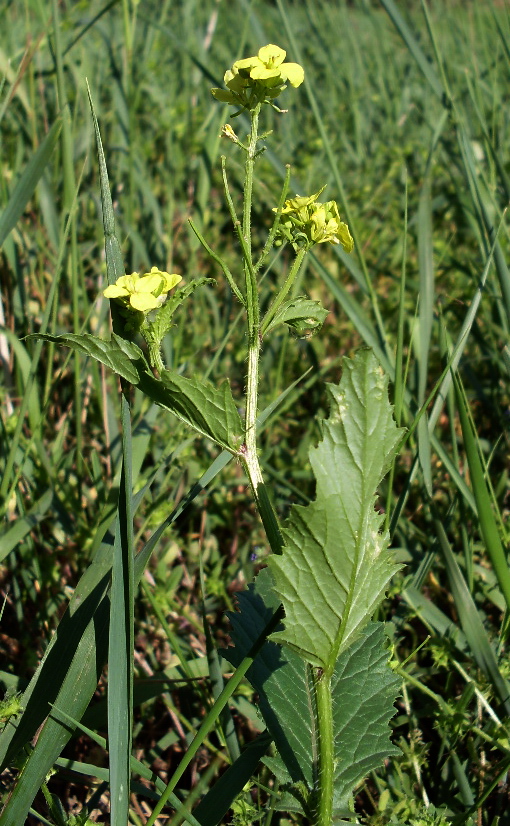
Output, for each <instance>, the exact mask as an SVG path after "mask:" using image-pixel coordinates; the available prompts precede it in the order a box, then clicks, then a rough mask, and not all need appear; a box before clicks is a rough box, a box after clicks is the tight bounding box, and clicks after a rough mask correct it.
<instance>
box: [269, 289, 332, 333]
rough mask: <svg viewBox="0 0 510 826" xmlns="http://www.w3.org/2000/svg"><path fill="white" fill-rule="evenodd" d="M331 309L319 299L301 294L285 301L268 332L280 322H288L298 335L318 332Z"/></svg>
mask: <svg viewBox="0 0 510 826" xmlns="http://www.w3.org/2000/svg"><path fill="white" fill-rule="evenodd" d="M328 313H329V310H326V309H324V307H322V306H321V304H320V303H319V302H318V301H312V299H311V298H305V297H303V296H300V297H299V298H292V299H290V300H289V301H285V302H284V303H283V304H282V306H281V307H280V308H279V309H278V310H277V312H276V313H275V316H274V318H273V319H272V321H271V322H270V324H269V326H268V327H267V329H266V334H267V333H269V332H270V331H271V330H274V328H275V327H277V326H278V325H279V324H287V326H288V327H290V328H291V330H293V331H294V332H295V333H296V334H297V335H298V336H304V335H306V334H308V333H310V332H312V333H313V332H317V331H318V330H320V328H321V327H322V325H323V323H324V319H325V318H326V316H327V315H328Z"/></svg>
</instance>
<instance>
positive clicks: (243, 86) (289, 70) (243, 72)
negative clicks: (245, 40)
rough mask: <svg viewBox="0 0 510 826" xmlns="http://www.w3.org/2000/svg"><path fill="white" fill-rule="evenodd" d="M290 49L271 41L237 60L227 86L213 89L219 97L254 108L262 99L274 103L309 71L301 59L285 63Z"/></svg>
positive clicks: (213, 92)
mask: <svg viewBox="0 0 510 826" xmlns="http://www.w3.org/2000/svg"><path fill="white" fill-rule="evenodd" d="M286 55H287V52H286V51H285V50H284V49H280V47H279V46H275V45H274V44H273V43H269V44H268V45H267V46H263V47H262V48H261V49H259V51H258V54H257V55H254V56H253V57H246V58H244V59H243V60H236V62H235V63H234V65H233V66H232V68H231V69H227V71H226V72H225V76H224V78H223V79H224V81H225V86H226V87H227V88H226V89H212V90H211V92H212V94H213V96H214V97H215V98H216V100H220V101H221V102H222V103H233V104H234V105H236V106H241V107H242V108H243V109H251V108H252V107H253V106H254V105H255V104H256V103H258V102H259V101H266V102H268V103H270V102H271V101H272V100H273V99H274V98H276V97H278V95H279V94H280V92H283V90H284V89H286V88H287V83H290V84H291V86H300V85H301V83H302V82H303V80H304V77H305V73H304V70H303V67H302V66H300V65H299V63H284V60H285V57H286Z"/></svg>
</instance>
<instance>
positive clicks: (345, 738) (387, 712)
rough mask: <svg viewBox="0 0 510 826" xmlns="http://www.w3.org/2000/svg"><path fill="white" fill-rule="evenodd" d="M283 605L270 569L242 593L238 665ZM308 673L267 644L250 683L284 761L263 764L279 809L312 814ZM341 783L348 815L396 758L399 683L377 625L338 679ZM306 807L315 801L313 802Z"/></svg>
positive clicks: (347, 655)
mask: <svg viewBox="0 0 510 826" xmlns="http://www.w3.org/2000/svg"><path fill="white" fill-rule="evenodd" d="M277 605H278V601H277V600H276V599H275V596H274V593H272V576H271V572H270V571H269V569H267V568H266V569H265V570H264V571H262V572H261V573H260V574H259V575H258V577H257V579H256V581H255V584H254V585H252V586H250V588H249V589H248V591H247V592H245V593H244V594H240V595H239V608H240V612H238V613H235V614H230V615H229V617H230V620H231V623H232V639H233V641H234V643H235V648H229V649H227V650H226V651H224V652H223V655H224V657H225V658H226V659H228V660H229V662H231V663H232V664H233V665H234V666H236V665H238V664H239V663H240V662H241V660H242V659H243V657H244V656H245V655H246V653H247V652H248V651H249V650H250V648H251V646H252V645H253V643H254V641H255V640H256V639H257V637H258V635H259V634H260V633H261V631H262V630H263V628H264V627H265V625H266V624H267V622H268V620H269V618H270V616H271V614H272V612H273V611H274V610H275V608H276V607H277ZM309 672H310V667H309V666H308V665H307V664H306V662H305V661H304V660H303V659H302V658H301V657H300V656H298V655H297V654H296V653H295V652H294V651H292V649H290V648H288V647H286V646H284V647H281V646H279V645H276V644H275V643H273V642H270V641H269V642H267V643H266V644H265V646H264V647H263V648H262V651H261V653H260V654H259V656H258V657H257V658H256V660H255V662H254V663H253V665H252V667H251V668H250V670H249V671H248V674H247V677H248V679H249V680H250V682H251V684H252V685H253V687H254V689H255V690H256V691H257V693H258V695H259V707H260V711H261V713H262V716H263V718H264V722H265V724H266V726H267V728H268V731H269V732H270V733H271V735H272V737H273V738H274V741H275V745H276V747H277V749H278V757H274V758H265V759H264V763H266V765H267V766H268V767H269V768H270V769H271V770H272V771H273V772H274V773H275V775H276V776H277V777H278V779H279V781H280V791H281V792H282V795H283V796H282V798H281V799H280V801H279V802H277V803H276V808H277V809H279V810H280V811H285V810H287V811H303V810H304V811H305V813H307V814H308V815H309V816H311V812H310V811H308V809H309V806H310V802H311V798H312V795H313V785H314V772H315V770H316V767H315V765H314V754H317V741H316V738H317V733H316V726H315V702H314V696H313V687H312V682H311V680H310V678H309V677H310V674H309ZM331 686H332V694H333V710H334V713H333V721H334V735H335V740H334V752H335V766H336V768H335V782H334V808H335V814H336V815H337V816H340V817H342V816H346V815H347V812H348V801H349V797H350V796H351V794H352V792H353V790H354V789H355V787H356V786H357V785H358V784H359V783H360V782H361V780H362V779H363V778H364V777H365V776H366V775H367V774H368V773H369V772H370V771H372V770H373V769H375V768H377V767H378V766H380V765H381V763H382V761H383V759H384V758H385V757H387V756H389V755H391V754H398V749H396V748H395V747H394V746H392V745H391V743H390V741H389V733H390V729H389V725H388V723H389V720H390V719H391V717H392V716H393V715H394V712H395V710H394V707H393V703H394V701H395V698H396V696H397V693H398V689H399V686H400V680H399V679H398V677H396V676H395V675H394V674H393V672H392V671H391V669H390V667H389V666H388V652H387V650H386V637H385V633H384V625H383V624H382V623H374V622H371V623H369V624H368V626H366V627H365V629H364V630H363V632H362V633H361V634H360V636H359V637H358V639H357V640H356V641H355V642H354V644H353V645H352V646H351V647H350V648H348V649H347V650H346V651H344V652H343V653H342V654H341V655H340V657H339V659H338V661H337V663H336V666H335V669H334V672H333V676H332V680H331ZM307 801H309V802H308V803H307Z"/></svg>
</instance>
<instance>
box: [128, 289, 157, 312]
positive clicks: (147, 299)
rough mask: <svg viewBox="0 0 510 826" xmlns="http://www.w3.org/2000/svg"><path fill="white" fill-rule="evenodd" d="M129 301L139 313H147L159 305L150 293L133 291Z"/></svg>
mask: <svg viewBox="0 0 510 826" xmlns="http://www.w3.org/2000/svg"><path fill="white" fill-rule="evenodd" d="M129 303H130V304H131V306H132V307H133V309H134V310H139V312H141V313H147V312H149V310H154V309H155V308H156V307H159V301H158V299H157V298H156V296H155V295H152V293H133V294H132V295H131V296H130V298H129Z"/></svg>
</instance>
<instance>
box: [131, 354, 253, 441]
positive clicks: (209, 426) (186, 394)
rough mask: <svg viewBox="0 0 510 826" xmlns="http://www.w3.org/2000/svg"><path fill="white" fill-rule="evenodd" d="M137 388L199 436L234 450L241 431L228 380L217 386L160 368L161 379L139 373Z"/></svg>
mask: <svg viewBox="0 0 510 826" xmlns="http://www.w3.org/2000/svg"><path fill="white" fill-rule="evenodd" d="M139 387H140V389H141V390H142V391H143V392H144V393H145V394H146V395H147V396H149V398H151V399H152V401H154V402H156V404H159V405H161V407H165V408H166V409H167V410H170V412H171V413H173V414H174V415H175V416H177V418H179V419H180V420H181V421H183V422H185V423H186V424H187V425H189V426H190V427H192V428H193V429H194V430H196V431H197V432H198V433H200V434H201V435H202V436H207V438H209V439H212V440H213V442H216V443H217V444H219V445H221V447H223V448H225V449H226V450H229V451H230V452H231V453H234V454H237V451H238V450H239V448H240V446H241V444H242V441H243V438H244V431H243V425H242V422H241V417H240V416H239V413H238V412H237V407H236V404H235V402H234V399H233V396H232V391H231V389H230V385H229V383H228V381H224V382H223V384H221V385H220V386H219V387H214V386H213V385H212V384H210V383H209V382H205V381H203V380H198V379H192V378H191V379H190V378H186V377H185V376H179V375H178V374H177V373H172V372H170V371H169V370H164V371H163V373H162V375H161V381H159V380H158V379H155V378H154V376H152V374H149V372H148V371H144V372H141V374H140V384H139Z"/></svg>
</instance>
